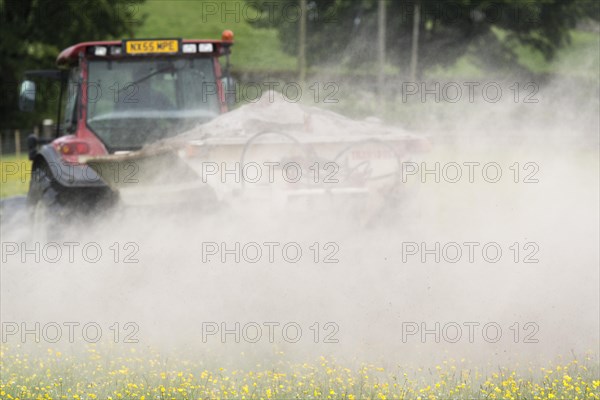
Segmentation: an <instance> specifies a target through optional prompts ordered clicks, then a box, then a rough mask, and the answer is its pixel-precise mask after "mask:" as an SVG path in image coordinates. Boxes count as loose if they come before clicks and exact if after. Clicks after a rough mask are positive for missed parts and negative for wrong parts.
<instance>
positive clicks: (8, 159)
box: [0, 154, 31, 199]
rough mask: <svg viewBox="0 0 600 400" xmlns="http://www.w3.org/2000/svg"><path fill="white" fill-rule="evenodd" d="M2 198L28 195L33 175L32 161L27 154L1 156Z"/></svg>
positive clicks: (0, 179) (0, 187) (0, 178)
mask: <svg viewBox="0 0 600 400" xmlns="http://www.w3.org/2000/svg"><path fill="white" fill-rule="evenodd" d="M0 172H1V177H0V199H3V198H5V197H11V196H19V195H26V194H27V191H28V190H29V178H30V177H31V173H30V172H31V161H29V159H28V158H27V154H21V155H19V156H17V155H1V156H0Z"/></svg>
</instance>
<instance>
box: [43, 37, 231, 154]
mask: <svg viewBox="0 0 600 400" xmlns="http://www.w3.org/2000/svg"><path fill="white" fill-rule="evenodd" d="M121 43H122V42H121V41H117V40H112V41H96V42H83V43H78V44H76V45H73V46H71V47H68V48H67V49H65V50H63V51H62V52H61V53H60V54H59V55H58V58H57V59H56V63H57V65H59V66H62V67H71V66H75V65H77V63H78V62H79V60H80V57H81V65H80V66H81V74H82V76H81V78H82V81H83V84H82V93H81V104H80V107H81V113H80V117H79V120H78V121H77V129H76V133H75V134H74V135H67V136H61V137H59V138H58V139H56V140H54V141H53V142H52V146H53V147H54V149H55V150H56V151H57V152H58V153H59V154H60V155H61V157H62V158H63V160H64V161H66V162H68V163H74V164H76V163H78V158H79V156H80V155H84V154H64V153H63V152H61V147H62V146H64V145H65V144H66V143H72V144H75V143H85V144H87V146H88V148H89V151H88V152H87V153H86V154H85V155H87V156H101V155H106V154H108V151H107V149H106V147H105V146H104V144H103V143H102V142H101V141H100V140H99V139H98V137H97V136H96V135H95V134H94V133H93V132H92V131H91V130H90V129H89V128H88V127H87V125H86V120H87V100H88V98H87V86H88V84H87V80H88V63H87V58H88V56H89V57H95V56H92V55H87V54H86V48H87V47H89V46H120V45H121ZM181 43H182V44H185V43H212V44H213V45H214V52H213V53H204V54H206V55H209V56H211V57H213V61H214V69H215V76H221V66H220V64H219V61H218V57H219V55H220V54H221V48H222V47H223V45H224V44H233V41H223V40H194V39H192V40H182V41H181ZM125 57H130V56H128V55H120V56H110V55H109V56H104V57H101V58H103V59H107V58H108V59H109V58H113V59H114V58H125ZM217 90H218V92H219V97H220V98H221V113H224V112H227V104H226V103H225V94H224V93H223V87H222V85H221V81H220V80H217Z"/></svg>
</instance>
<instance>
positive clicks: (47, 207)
mask: <svg viewBox="0 0 600 400" xmlns="http://www.w3.org/2000/svg"><path fill="white" fill-rule="evenodd" d="M67 197H68V195H67V193H66V189H64V188H62V187H61V186H60V184H59V183H58V182H56V180H54V179H53V178H52V175H51V172H50V171H49V168H48V167H47V166H46V165H45V164H42V165H38V166H37V167H34V170H33V172H32V174H31V183H30V185H29V193H28V194H27V206H28V209H29V217H30V226H31V229H32V238H33V239H34V240H35V241H42V242H47V241H53V240H57V239H58V238H59V237H60V233H61V231H63V229H61V226H64V225H65V221H67V220H68V218H69V215H70V214H71V209H70V204H69V202H68V200H67Z"/></svg>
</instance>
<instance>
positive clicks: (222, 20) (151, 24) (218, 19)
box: [135, 0, 296, 70]
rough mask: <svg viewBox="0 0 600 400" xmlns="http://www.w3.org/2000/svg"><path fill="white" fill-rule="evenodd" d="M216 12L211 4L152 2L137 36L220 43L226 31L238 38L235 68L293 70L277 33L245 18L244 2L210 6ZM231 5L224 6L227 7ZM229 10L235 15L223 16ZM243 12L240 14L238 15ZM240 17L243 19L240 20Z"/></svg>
mask: <svg viewBox="0 0 600 400" xmlns="http://www.w3.org/2000/svg"><path fill="white" fill-rule="evenodd" d="M208 3H212V4H213V5H215V6H216V7H217V8H216V10H215V11H213V10H212V9H209V8H207V7H208V6H207V2H202V1H189V0H175V1H171V0H149V1H148V2H146V3H145V4H143V5H142V6H141V7H140V10H139V12H140V14H141V15H145V21H144V24H143V26H141V27H140V28H139V29H138V30H137V31H136V32H135V34H136V36H137V37H138V38H154V37H184V38H197V39H210V38H214V39H220V38H221V33H222V32H223V30H225V29H231V30H232V31H233V32H234V34H235V45H234V48H233V54H232V56H231V63H232V65H233V67H234V68H242V69H252V70H253V69H259V70H263V69H264V70H272V69H277V70H293V69H294V68H295V66H296V59H295V57H292V56H290V55H287V54H285V53H283V52H282V51H281V47H280V45H279V39H278V38H277V32H276V31H275V30H274V29H256V28H254V27H253V26H251V25H250V24H249V23H248V22H247V21H246V20H245V19H244V18H243V16H244V15H249V16H250V18H252V15H254V14H249V11H248V12H246V11H245V10H246V8H245V7H247V3H246V2H245V1H243V0H231V1H227V2H223V1H218V2H217V1H215V2H208ZM225 3H226V4H227V5H226V7H227V8H225V6H223V4H225ZM227 10H233V11H234V12H233V13H232V14H226V15H222V13H225V12H227ZM235 10H239V12H237V11H235ZM236 16H237V17H240V18H236ZM236 19H237V20H236Z"/></svg>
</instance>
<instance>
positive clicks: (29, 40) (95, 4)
mask: <svg viewBox="0 0 600 400" xmlns="http://www.w3.org/2000/svg"><path fill="white" fill-rule="evenodd" d="M143 1H144V0H77V1H75V0H0V88H1V89H2V99H1V100H0V115H2V118H1V119H0V128H16V127H19V128H21V127H31V126H32V125H33V124H34V122H38V121H39V118H40V117H41V115H44V114H47V113H50V112H52V114H50V115H54V112H55V110H56V106H57V105H56V96H55V95H54V94H53V93H46V96H45V97H46V98H51V99H54V102H53V103H54V104H39V107H38V108H39V111H38V112H37V113H36V114H34V115H33V116H32V115H31V114H24V113H21V112H19V111H18V109H17V95H18V83H19V81H20V80H21V79H22V78H23V72H24V71H26V70H28V69H52V68H54V67H55V60H56V57H57V55H58V53H59V52H60V51H61V50H62V49H64V48H66V47H68V46H70V45H72V44H75V43H77V42H81V41H87V40H103V39H107V38H117V37H120V35H122V34H126V35H128V36H132V35H133V28H134V27H136V26H137V25H139V24H141V23H142V22H143V21H142V20H143V18H142V16H141V15H140V11H139V4H140V3H142V2H143ZM52 87H53V86H49V85H42V86H41V88H40V89H41V91H44V90H46V91H49V90H51V88H52ZM50 103H52V102H50Z"/></svg>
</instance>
